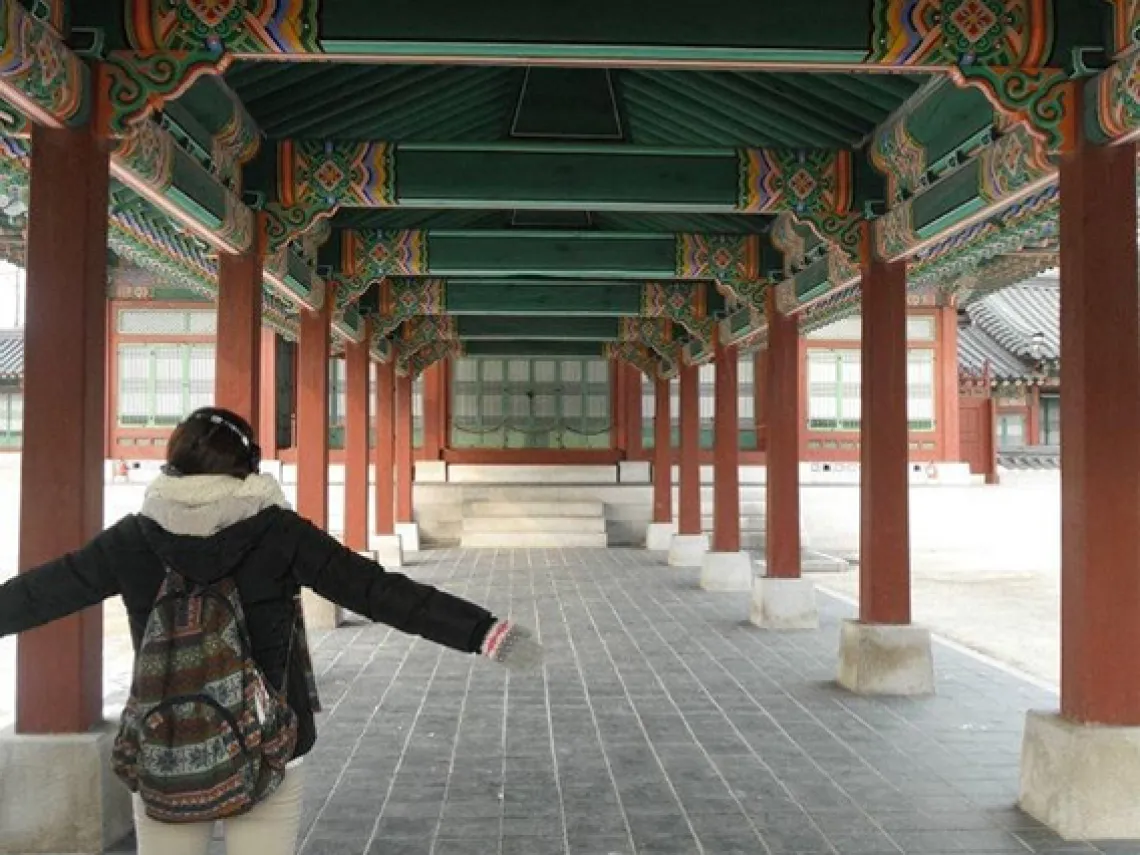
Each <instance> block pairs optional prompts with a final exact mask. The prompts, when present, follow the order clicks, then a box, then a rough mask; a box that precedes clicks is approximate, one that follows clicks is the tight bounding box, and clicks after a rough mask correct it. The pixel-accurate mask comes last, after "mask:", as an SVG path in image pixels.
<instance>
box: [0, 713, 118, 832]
mask: <svg viewBox="0 0 1140 855" xmlns="http://www.w3.org/2000/svg"><path fill="white" fill-rule="evenodd" d="M117 731H118V727H117V725H112V724H109V723H108V724H105V725H102V726H101V727H99V728H98V729H97V730H94V731H92V732H91V733H81V734H60V735H53V736H17V735H15V734H13V733H11V732H5V733H3V734H0V853H5V855H16V853H19V855H38V853H55V852H68V853H76V854H77V855H97V853H101V852H103V851H104V850H106V849H110V848H111V847H112V846H113V845H114V844H115V843H118V842H119V841H120V840H122V839H123V838H124V837H126V836H127V835H128V834H130V832H131V828H132V819H131V794H130V792H129V791H128V790H127V788H126V787H125V786H123V784H122V782H120V781H119V779H118V778H117V777H116V776H115V773H114V772H112V771H111V759H110V758H111V748H112V746H113V744H114V741H115V734H116V732H117Z"/></svg>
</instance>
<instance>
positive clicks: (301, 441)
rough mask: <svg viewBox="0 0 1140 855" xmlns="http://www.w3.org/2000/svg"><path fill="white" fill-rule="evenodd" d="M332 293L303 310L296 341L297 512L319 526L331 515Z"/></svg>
mask: <svg viewBox="0 0 1140 855" xmlns="http://www.w3.org/2000/svg"><path fill="white" fill-rule="evenodd" d="M333 303H334V299H333V295H332V293H329V294H328V295H327V296H326V297H325V304H324V308H323V309H321V311H319V312H310V311H307V310H304V309H303V310H302V311H301V315H300V318H301V330H300V335H299V337H298V342H297V351H298V352H297V512H298V513H299V514H300V515H301V516H303V517H306V518H307V519H309V520H310V521H311V522H312V523H313V524H314V525H316V526H318V527H319V528H327V527H328V517H329V344H330V336H331V324H332V306H333Z"/></svg>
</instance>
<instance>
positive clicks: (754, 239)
mask: <svg viewBox="0 0 1140 855" xmlns="http://www.w3.org/2000/svg"><path fill="white" fill-rule="evenodd" d="M676 273H677V276H678V277H679V278H682V279H717V280H720V281H723V282H736V281H740V280H750V279H757V278H758V277H759V275H760V238H759V236H758V235H677V271H676Z"/></svg>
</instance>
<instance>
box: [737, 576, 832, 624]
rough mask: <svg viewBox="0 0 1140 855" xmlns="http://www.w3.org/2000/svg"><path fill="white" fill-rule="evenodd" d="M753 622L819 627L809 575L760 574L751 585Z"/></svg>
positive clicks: (817, 611) (813, 587) (813, 591)
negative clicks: (806, 576) (782, 576)
mask: <svg viewBox="0 0 1140 855" xmlns="http://www.w3.org/2000/svg"><path fill="white" fill-rule="evenodd" d="M752 623H754V624H755V625H756V626H758V627H761V628H762V629H775V630H790V629H819V609H818V608H817V607H816V604H815V584H814V583H813V582H812V581H811V580H810V579H804V578H802V577H801V578H794V579H780V578H775V577H758V578H757V579H756V581H755V582H754V583H753V585H752Z"/></svg>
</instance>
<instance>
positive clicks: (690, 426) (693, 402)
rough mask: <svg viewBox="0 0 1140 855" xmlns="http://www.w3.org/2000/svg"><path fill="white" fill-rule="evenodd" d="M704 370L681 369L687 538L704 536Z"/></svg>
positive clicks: (682, 525) (681, 503)
mask: <svg viewBox="0 0 1140 855" xmlns="http://www.w3.org/2000/svg"><path fill="white" fill-rule="evenodd" d="M699 372H700V369H699V368H698V367H697V366H695V365H686V366H684V367H683V368H682V369H681V378H680V392H681V418H680V421H681V437H680V439H681V459H680V466H679V467H678V469H679V472H678V475H679V478H678V487H679V490H678V511H679V514H678V519H677V522H678V528H677V531H678V532H679V533H680V534H683V535H699V534H700V533H701V468H700V442H701V411H700V401H699V400H698V392H699V387H698V379H699Z"/></svg>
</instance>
